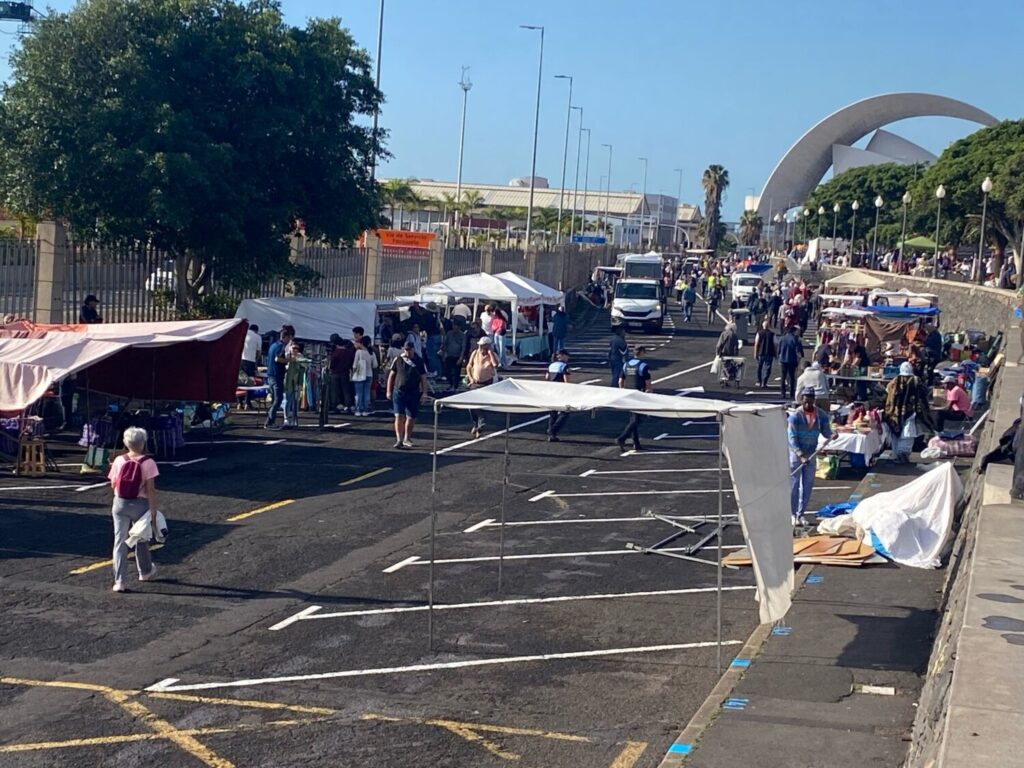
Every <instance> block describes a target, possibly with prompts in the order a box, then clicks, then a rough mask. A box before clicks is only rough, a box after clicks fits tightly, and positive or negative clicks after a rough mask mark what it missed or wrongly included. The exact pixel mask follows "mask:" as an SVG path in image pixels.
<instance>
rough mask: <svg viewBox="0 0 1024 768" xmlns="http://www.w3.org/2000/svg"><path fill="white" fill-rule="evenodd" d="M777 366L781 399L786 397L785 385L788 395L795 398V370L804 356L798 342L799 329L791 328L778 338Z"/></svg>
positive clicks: (801, 346)
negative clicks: (780, 377)
mask: <svg viewBox="0 0 1024 768" xmlns="http://www.w3.org/2000/svg"><path fill="white" fill-rule="evenodd" d="M778 351H779V366H780V367H781V368H782V381H781V383H780V385H779V386H780V389H781V391H782V397H783V398H785V397H786V391H787V390H786V385H787V384H788V385H789V393H790V395H792V396H793V397H794V398H795V397H796V368H797V366H798V365H799V364H800V361H801V360H802V359H803V356H804V345H803V344H802V343H801V342H800V329H799V328H797V327H796V326H793V327H792V328H790V329H789V331H787V332H786V333H783V334H782V336H781V337H780V338H779V345H778Z"/></svg>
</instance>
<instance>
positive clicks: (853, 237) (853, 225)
mask: <svg viewBox="0 0 1024 768" xmlns="http://www.w3.org/2000/svg"><path fill="white" fill-rule="evenodd" d="M850 208H851V209H852V210H853V221H851V222H850V266H851V267H856V266H857V255H856V254H857V249H856V248H855V247H854V243H855V242H856V241H857V209H858V208H860V203H858V202H857V201H856V200H854V201H853V202H852V203H850Z"/></svg>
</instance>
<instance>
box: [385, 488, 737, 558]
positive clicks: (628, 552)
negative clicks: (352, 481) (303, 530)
mask: <svg viewBox="0 0 1024 768" xmlns="http://www.w3.org/2000/svg"><path fill="white" fill-rule="evenodd" d="M716 493H717V491H716ZM709 519H710V518H709ZM716 520H717V518H716ZM506 525H507V523H506ZM744 546H746V545H745V544H726V545H725V546H723V547H722V549H742V548H743V547H744ZM688 550H689V547H659V548H658V551H659V552H686V551H688ZM642 554H644V553H643V552H642V551H641V550H639V549H625V548H623V549H599V550H595V551H591V552H539V553H530V554H526V555H505V556H504V557H500V556H499V555H482V556H480V557H448V558H444V559H437V560H434V565H455V564H458V563H492V562H495V561H496V560H558V559H560V558H574V557H609V556H612V555H642ZM409 565H430V561H429V560H425V559H423V558H422V557H419V556H416V557H407V558H406V559H405V560H402V561H401V562H399V563H395V564H394V565H391V566H388V567H387V568H385V569H384V573H394V572H395V571H397V570H399V569H400V568H405V567H406V566H409Z"/></svg>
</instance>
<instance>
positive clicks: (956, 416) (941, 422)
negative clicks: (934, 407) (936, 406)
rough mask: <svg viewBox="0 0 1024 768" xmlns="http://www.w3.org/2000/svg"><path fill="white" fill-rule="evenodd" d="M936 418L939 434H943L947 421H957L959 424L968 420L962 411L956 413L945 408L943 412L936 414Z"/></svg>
mask: <svg viewBox="0 0 1024 768" xmlns="http://www.w3.org/2000/svg"><path fill="white" fill-rule="evenodd" d="M935 416H936V425H937V426H938V428H939V432H941V431H942V429H943V427H945V426H946V422H947V421H955V422H958V423H959V422H961V421H964V420H965V419H966V418H967V416H966V415H964V414H963V413H961V412H960V411H954V410H953V409H952V408H943V409H942V410H941V411H938V412H936V414H935Z"/></svg>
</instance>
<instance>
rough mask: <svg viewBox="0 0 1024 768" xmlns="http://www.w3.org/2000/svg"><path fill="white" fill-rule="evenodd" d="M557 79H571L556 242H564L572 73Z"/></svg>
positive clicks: (566, 110) (563, 148)
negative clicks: (563, 223)
mask: <svg viewBox="0 0 1024 768" xmlns="http://www.w3.org/2000/svg"><path fill="white" fill-rule="evenodd" d="M555 79H556V80H568V81H569V102H568V105H567V106H566V108H565V145H564V146H563V147H562V184H561V188H560V189H559V190H558V232H557V234H556V235H555V242H556V243H561V242H562V210H563V209H564V208H565V166H566V163H567V162H568V160H569V123H570V122H571V121H572V75H555Z"/></svg>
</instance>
